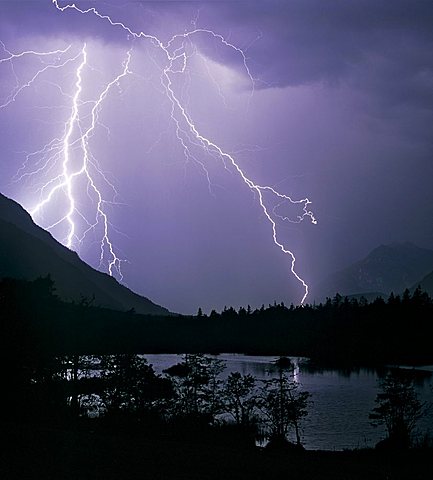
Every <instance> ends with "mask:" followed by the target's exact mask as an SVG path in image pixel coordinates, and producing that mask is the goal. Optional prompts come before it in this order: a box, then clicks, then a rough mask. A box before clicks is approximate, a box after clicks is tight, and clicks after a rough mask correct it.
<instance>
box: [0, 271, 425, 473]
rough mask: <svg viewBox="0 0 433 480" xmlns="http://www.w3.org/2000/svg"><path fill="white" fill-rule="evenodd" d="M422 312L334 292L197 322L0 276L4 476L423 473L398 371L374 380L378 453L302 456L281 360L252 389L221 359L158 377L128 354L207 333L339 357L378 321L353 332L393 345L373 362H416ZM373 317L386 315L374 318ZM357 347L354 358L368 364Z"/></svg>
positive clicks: (404, 380) (302, 398)
mask: <svg viewBox="0 0 433 480" xmlns="http://www.w3.org/2000/svg"><path fill="white" fill-rule="evenodd" d="M431 309H432V302H431V300H430V299H429V298H428V297H427V296H426V295H424V294H422V293H421V292H420V291H417V292H415V293H414V294H413V295H409V294H407V295H405V296H404V297H403V298H402V299H396V298H394V297H393V298H392V299H390V300H389V301H388V302H387V303H385V302H382V301H377V302H374V303H373V304H367V303H365V304H363V303H361V304H360V303H359V302H352V301H348V300H346V299H341V298H340V297H338V296H337V297H336V298H335V299H334V300H332V301H331V300H330V301H329V302H327V303H326V304H325V305H321V306H318V307H303V308H294V307H290V308H286V307H285V306H284V305H275V306H271V307H269V308H268V309H265V308H263V309H260V310H257V311H255V312H251V311H249V309H246V310H243V309H241V311H239V312H235V311H234V310H233V309H226V310H225V311H224V312H223V313H221V314H220V315H218V314H216V313H215V312H214V313H212V314H211V316H210V317H205V316H204V315H203V314H202V313H201V312H199V315H198V316H197V317H194V318H184V317H182V318H181V317H173V318H170V319H166V318H149V317H143V316H139V315H136V314H134V312H132V311H131V312H126V313H124V314H119V313H115V312H111V311H109V310H104V309H100V308H96V307H93V306H92V305H91V302H89V301H88V300H86V299H83V301H82V302H81V303H80V304H72V303H70V304H66V303H63V302H60V301H59V300H58V299H57V298H56V296H55V291H54V285H53V283H52V282H51V280H50V279H49V278H46V279H39V280H37V281H35V282H24V281H16V280H3V281H1V282H0V314H1V324H0V325H1V330H0V333H1V336H0V338H1V355H2V358H1V363H0V364H1V368H2V371H1V378H2V395H1V397H0V398H1V408H0V420H1V426H2V435H3V439H4V442H3V443H6V447H4V448H3V449H2V450H1V454H0V475H1V478H44V479H49V478H56V479H59V478H71V479H72V478H74V479H75V478H77V479H86V478H102V479H110V478H113V479H114V478H116V479H117V478H120V479H127V478H152V479H158V478H161V479H162V478H170V479H171V478H173V479H182V478H185V479H194V478H197V479H206V478H209V479H213V478H215V479H216V478H218V479H232V478H233V479H239V478H241V479H242V478H249V479H255V478H257V479H259V478H269V479H272V478H281V477H284V478H285V477H287V478H294V479H296V478H298V479H304V478H305V479H314V478H320V479H321V478H323V479H328V478H329V479H331V478H332V479H338V478H349V479H351V478H353V479H358V478H359V479H361V478H372V479H375V478H377V479H385V478H386V479H394V478H395V479H397V478H411V479H416V478H420V479H421V478H431V476H432V475H433V460H432V455H431V452H432V447H431V440H430V438H429V437H428V436H427V437H425V440H424V441H423V442H420V441H418V442H417V443H416V444H415V443H414V442H413V439H414V437H413V432H414V428H415V425H416V422H417V420H418V419H419V418H420V417H421V416H422V415H423V414H424V413H425V409H426V405H424V404H422V403H421V402H420V401H419V399H418V398H417V396H416V394H415V391H414V389H413V384H412V379H411V378H409V377H407V376H405V375H402V374H401V372H400V373H395V372H394V373H391V374H390V375H388V376H386V377H385V378H384V379H383V380H382V384H381V392H380V394H379V395H378V397H377V404H376V407H375V408H374V409H373V410H372V412H371V416H370V418H371V421H372V422H374V423H376V424H379V425H384V426H385V428H386V432H387V437H386V439H385V441H383V442H381V443H380V444H378V445H377V449H376V450H366V451H356V452H308V451H305V450H304V448H303V446H302V427H303V419H304V417H305V416H306V415H308V411H309V408H310V400H311V399H310V395H309V393H308V392H306V391H303V390H302V388H301V387H300V385H299V384H298V383H296V382H295V381H294V380H293V378H292V365H291V363H290V360H288V359H287V358H285V357H280V359H279V360H278V361H277V362H276V365H275V368H276V369H277V371H278V375H277V376H276V377H275V378H272V379H269V380H265V381H261V382H258V381H257V380H256V379H255V378H254V377H252V376H251V375H242V374H241V373H236V372H235V373H231V374H230V375H229V376H228V378H227V379H226V380H224V381H223V380H222V379H221V375H220V374H221V372H222V370H223V368H224V365H223V362H221V361H220V360H218V359H217V358H211V357H208V356H206V355H203V354H201V353H189V354H185V355H184V356H183V359H182V361H181V362H180V363H179V364H177V365H174V366H172V367H170V368H169V369H167V370H166V371H165V372H164V374H163V375H158V374H156V373H155V371H154V369H153V368H152V366H151V365H149V364H148V363H147V362H146V360H145V359H144V358H143V357H142V356H141V355H138V354H137V353H136V352H140V351H145V350H150V348H149V346H150V345H152V346H153V350H154V351H155V350H157V348H156V347H157V345H158V342H161V344H162V345H163V347H160V349H162V350H164V349H166V348H167V345H170V344H171V350H172V351H178V350H179V349H181V348H183V347H185V346H187V345H189V349H190V350H191V351H194V350H206V349H208V347H207V346H209V345H210V340H211V338H212V335H215V345H217V346H222V345H225V346H226V347H227V349H228V350H230V349H232V350H238V351H242V350H244V349H243V348H242V349H241V348H239V349H236V348H229V346H233V345H235V344H236V342H239V343H238V345H244V347H245V350H248V349H247V348H246V346H248V345H249V346H250V347H251V345H253V346H254V345H255V346H256V348H258V347H259V346H260V345H262V344H265V345H266V349H268V348H269V349H271V347H272V346H274V347H275V345H279V346H280V351H283V350H284V352H290V353H292V352H293V350H291V348H292V347H291V345H295V344H297V349H298V350H297V349H296V348H294V350H295V352H296V353H298V354H299V352H301V351H302V352H303V353H302V354H304V355H306V354H307V352H309V349H311V348H312V346H313V345H317V343H316V344H315V343H314V342H313V339H314V341H315V342H319V339H320V335H319V336H318V335H317V333H316V329H318V330H319V331H320V332H321V335H322V340H321V342H322V343H326V342H330V341H331V340H332V341H334V342H336V343H335V344H334V347H335V346H337V347H336V348H337V350H338V345H340V344H341V345H343V344H344V343H345V342H348V343H349V345H350V346H351V347H352V348H355V346H356V342H355V341H354V339H353V338H351V335H355V334H356V332H357V331H358V330H362V329H361V328H360V323H361V324H362V325H365V323H362V322H369V321H370V322H371V321H372V320H371V319H373V318H375V319H376V320H377V322H379V325H376V328H375V330H374V332H373V330H372V331H371V332H370V334H369V335H363V336H361V338H360V341H361V343H362V342H364V343H363V345H364V347H365V346H366V342H370V343H368V345H372V344H374V343H375V342H376V341H378V340H377V339H378V338H382V336H383V335H384V334H385V333H386V335H387V338H388V339H389V344H390V345H391V346H392V348H391V347H387V348H385V350H387V353H386V355H385V356H383V357H380V358H382V360H384V361H385V359H388V358H391V357H390V355H391V356H392V354H393V352H394V353H395V352H397V350H396V348H397V346H398V345H400V348H401V349H402V351H403V354H404V355H407V358H411V355H412V354H413V353H414V352H415V350H416V349H415V343H416V342H417V344H418V350H419V352H418V353H419V355H418V357H417V359H418V360H420V359H421V358H429V357H428V355H427V350H425V349H424V345H425V339H424V338H422V335H423V334H424V335H426V334H427V330H426V328H428V321H427V320H428V317H427V315H428V313H431ZM397 311H399V312H402V311H403V312H406V313H407V314H409V312H412V315H413V316H412V317H410V318H411V320H410V321H409V320H407V321H406V322H404V321H401V320H398V318H400V317H399V316H396V317H395V319H394V323H393V324H392V325H391V324H390V322H391V317H390V315H391V313H392V312H393V313H397ZM368 312H369V313H368ZM379 312H382V317H379V316H375V315H379ZM373 314H374V315H373ZM369 315H371V317H370V316H369ZM369 319H370V320H369ZM159 322H161V323H162V325H159ZM302 322H305V325H303V324H302ZM321 322H323V325H322V323H321ZM344 322H348V325H347V326H346V328H344V327H343V326H344ZM285 323H287V326H286V325H285ZM367 325H372V324H370V323H367ZM403 325H405V326H406V330H405V336H404V337H403V335H402V333H403V332H402V330H401V329H403ZM325 326H327V327H328V329H329V330H328V329H326V328H325ZM391 326H392V328H390V327H391ZM331 327H332V328H331ZM385 327H386V328H385ZM171 329H172V330H173V331H172V330H171ZM297 330H300V332H298V331H297ZM372 332H373V333H374V335H373V333H372ZM411 332H412V333H411ZM188 333H189V334H191V335H192V338H191V339H189V338H188V337H187V334H188ZM223 333H224V335H225V336H226V337H227V338H228V343H227V338H226V339H224V335H223ZM175 335H177V336H178V338H177V339H176V336H175ZM281 335H283V337H282V338H280V336H281ZM167 337H168V343H164V342H167ZM259 338H261V342H260V343H259ZM372 338H373V339H375V341H374V342H371V339H372ZM224 340H225V341H226V343H223V342H224ZM295 340H296V342H298V343H296V342H295ZM343 340H344V341H343ZM302 341H303V342H304V343H302ZM428 341H430V337H429V338H428ZM188 342H189V343H188ZM218 342H222V343H218ZM230 342H235V343H230ZM254 342H257V343H254ZM284 342H286V343H287V344H286V343H284ZM291 342H292V343H291ZM338 342H340V343H338ZM414 342H415V343H414ZM423 342H424V343H423ZM386 345H388V344H385V346H386ZM283 346H284V349H283ZM383 347H384V346H383V345H382V348H383ZM326 348H328V347H326ZM326 348H324V346H322V349H321V350H319V351H318V356H317V357H316V358H321V355H325V353H326ZM168 350H170V349H168ZM187 350H188V349H187ZM209 350H210V348H209ZM245 350H244V351H245ZM267 351H270V350H267ZM341 351H347V350H344V349H342V350H340V355H341ZM295 352H293V353H295ZM357 352H359V353H361V350H360V349H358V350H357V349H356V348H355V350H354V355H355V356H354V357H352V360H353V359H355V360H360V361H363V360H365V356H364V357H362V356H357V355H356V353H357ZM420 353H421V354H420ZM323 358H325V359H327V358H329V356H328V357H327V356H326V355H325V356H324V357H323ZM331 358H332V356H331ZM332 359H333V358H332ZM337 359H338V360H342V359H345V360H350V357H344V356H343V357H337ZM373 359H377V356H376V357H373V356H372V357H370V360H373ZM313 400H314V399H313ZM258 438H261V439H266V440H267V442H268V443H267V446H266V447H265V448H259V447H257V446H256V440H257V439H258Z"/></svg>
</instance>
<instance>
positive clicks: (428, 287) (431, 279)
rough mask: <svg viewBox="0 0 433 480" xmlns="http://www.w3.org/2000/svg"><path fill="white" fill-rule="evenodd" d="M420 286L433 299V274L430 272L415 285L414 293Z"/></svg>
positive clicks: (413, 287)
mask: <svg viewBox="0 0 433 480" xmlns="http://www.w3.org/2000/svg"><path fill="white" fill-rule="evenodd" d="M418 286H419V287H421V289H422V290H423V291H424V292H427V293H428V294H429V295H430V296H431V297H433V272H430V273H429V274H428V275H426V276H425V277H424V278H422V279H421V280H420V281H419V282H416V283H414V285H413V286H412V288H411V290H412V291H414V290H415V288H417V287H418Z"/></svg>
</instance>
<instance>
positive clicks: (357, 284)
mask: <svg viewBox="0 0 433 480" xmlns="http://www.w3.org/2000/svg"><path fill="white" fill-rule="evenodd" d="M432 270H433V250H428V249H425V248H420V247H417V246H416V245H414V244H412V243H409V242H406V243H392V244H390V245H381V246H379V247H377V248H375V249H374V250H372V251H371V252H370V253H369V254H368V255H367V256H366V257H365V258H364V259H362V260H360V261H358V262H356V263H354V264H352V265H350V266H349V267H347V268H345V269H343V270H340V271H338V272H335V273H334V274H332V275H330V276H329V277H328V278H327V279H325V280H324V281H323V282H321V283H320V284H318V285H317V286H316V287H315V288H314V289H313V294H314V298H315V299H316V300H323V299H324V298H325V297H327V296H328V297H332V296H334V295H335V294H336V293H337V292H338V293H340V294H341V295H348V296H351V295H356V296H359V294H366V295H369V296H371V295H372V294H373V292H374V295H375V296H379V295H382V296H387V295H389V294H390V293H391V292H394V293H396V294H398V293H401V292H403V291H404V290H405V289H406V288H409V289H410V288H411V287H413V285H414V284H415V282H417V281H418V282H419V280H420V279H422V278H424V276H425V275H427V274H429V273H430V272H431V271H432Z"/></svg>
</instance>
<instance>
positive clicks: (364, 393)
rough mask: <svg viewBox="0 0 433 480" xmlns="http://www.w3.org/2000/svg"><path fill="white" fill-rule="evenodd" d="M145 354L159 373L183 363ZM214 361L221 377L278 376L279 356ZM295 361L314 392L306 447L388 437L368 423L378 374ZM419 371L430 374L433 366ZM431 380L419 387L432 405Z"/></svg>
mask: <svg viewBox="0 0 433 480" xmlns="http://www.w3.org/2000/svg"><path fill="white" fill-rule="evenodd" d="M144 356H145V357H146V358H147V359H148V361H149V363H151V364H153V366H154V368H155V370H156V371H157V372H158V373H161V372H162V370H164V369H165V368H168V367H170V366H171V365H174V364H176V363H178V362H179V361H181V357H180V356H179V355H144ZM216 358H219V359H220V360H224V361H225V362H226V370H225V371H224V372H223V374H222V375H221V376H222V378H224V377H227V376H228V375H229V373H230V372H235V371H238V372H241V373H243V374H247V373H250V374H252V375H254V376H255V377H256V378H257V379H259V380H260V379H266V378H270V377H272V376H274V375H276V373H277V372H276V370H275V368H273V365H272V362H273V361H274V360H275V358H276V357H258V356H248V355H237V354H222V355H218V357H216ZM292 361H293V362H294V363H295V365H297V368H296V369H295V379H296V380H297V381H298V382H299V383H300V384H301V385H302V387H303V388H304V389H305V390H307V391H309V392H310V393H311V394H312V397H311V400H312V404H311V405H310V408H309V415H308V416H307V417H306V419H305V421H304V432H303V443H304V445H305V447H306V448H307V449H323V450H342V449H345V448H362V447H371V446H374V445H375V443H377V442H378V441H379V440H381V439H382V438H384V430H383V429H381V428H374V427H372V426H371V425H370V423H369V419H368V414H369V412H370V411H371V409H372V408H373V407H374V406H375V404H374V400H375V398H376V394H377V392H378V384H377V380H378V378H379V374H378V372H377V371H375V370H367V369H360V370H357V371H352V372H342V371H337V370H325V371H317V370H316V371H314V370H312V369H310V368H308V367H307V366H306V365H305V366H303V362H302V360H299V359H297V358H292ZM420 370H426V371H428V372H430V373H431V372H433V366H428V367H423V368H422V369H420ZM432 381H433V377H432V376H429V375H428V374H427V375H426V377H423V379H422V380H420V381H418V382H417V383H416V390H417V392H418V394H419V395H420V397H421V399H423V400H426V401H430V402H431V401H433V390H432V386H433V383H432ZM419 429H420V430H422V431H427V430H430V432H431V433H432V434H433V412H430V414H429V416H428V417H426V418H423V419H422V420H421V421H420V422H419Z"/></svg>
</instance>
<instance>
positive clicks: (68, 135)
mask: <svg viewBox="0 0 433 480" xmlns="http://www.w3.org/2000/svg"><path fill="white" fill-rule="evenodd" d="M52 3H53V5H54V6H55V8H56V9H57V10H58V11H60V12H65V11H66V10H73V11H75V12H77V13H79V14H82V15H87V14H93V15H95V16H96V17H98V18H99V19H100V20H102V21H105V22H108V23H109V24H110V25H111V26H113V27H116V28H119V29H123V30H124V31H125V33H126V34H127V37H128V38H132V39H133V40H140V39H141V40H147V41H149V42H150V44H151V45H152V46H153V47H154V48H156V49H158V51H160V52H162V53H163V55H164V57H165V66H163V67H159V69H160V71H161V76H160V82H161V86H162V88H163V91H164V93H165V95H166V97H167V99H168V100H169V102H170V105H171V108H170V119H171V121H172V122H173V125H174V129H175V135H176V138H177V140H178V142H179V144H180V146H181V148H182V151H183V154H184V157H185V162H190V161H192V162H194V163H196V164H197V165H199V167H200V168H201V169H202V170H203V172H204V174H205V176H206V178H207V181H208V185H209V190H210V191H211V178H210V175H209V172H208V170H207V168H206V165H205V163H204V162H203V161H201V160H200V159H198V158H197V156H196V155H194V153H193V151H192V149H193V147H194V148H198V147H199V148H200V149H202V150H204V152H205V153H207V154H209V155H210V156H212V157H213V158H214V159H217V160H220V161H221V162H222V164H223V166H224V168H226V169H229V167H230V168H231V169H233V170H234V171H235V172H236V173H237V175H238V176H239V178H240V180H241V181H242V182H243V183H244V185H245V186H246V187H247V188H248V189H249V190H250V191H251V192H252V193H253V194H254V196H255V197H256V198H258V203H259V206H260V208H261V211H262V212H263V214H264V217H265V218H266V220H267V221H268V223H269V225H270V228H271V233H272V240H273V242H274V244H275V246H276V247H277V248H278V249H280V250H281V252H282V253H283V254H284V255H285V256H288V257H289V265H290V272H291V273H292V274H293V275H294V277H295V278H296V279H297V281H298V282H300V284H301V285H302V287H303V289H304V294H303V296H302V299H301V304H303V303H304V302H305V299H306V298H307V295H308V285H307V283H306V282H305V281H304V280H303V279H302V278H301V277H300V275H299V274H298V273H297V271H296V269H295V263H296V258H295V255H294V253H293V252H292V251H291V250H289V249H288V248H287V247H286V246H285V245H284V244H283V242H282V241H281V240H280V239H279V235H278V225H277V222H278V221H289V222H294V223H299V222H301V221H303V220H304V219H306V218H308V219H309V220H310V221H311V222H312V223H313V224H316V223H317V221H316V218H315V217H314V214H313V212H312V211H311V210H309V205H310V204H311V202H310V200H309V199H308V198H303V199H300V200H295V199H292V198H291V197H290V196H289V195H286V194H283V193H281V192H279V191H277V190H276V189H275V188H274V187H272V186H269V185H261V184H259V183H256V182H254V181H253V180H252V179H251V178H250V177H249V176H248V175H247V174H246V172H245V171H244V170H243V169H242V168H241V166H240V164H239V162H238V161H237V160H236V158H235V156H234V154H231V153H229V152H227V151H225V150H224V149H223V148H222V147H221V146H219V145H217V144H216V143H215V142H214V141H213V140H212V139H210V138H208V137H206V136H204V135H203V134H202V133H201V132H200V129H199V127H198V126H197V124H196V123H195V122H194V120H193V119H192V117H191V116H190V114H189V113H188V111H187V107H186V105H185V104H184V103H183V102H182V99H181V98H180V97H179V96H178V95H176V93H175V88H174V85H173V78H174V76H175V75H182V74H186V73H187V72H188V70H187V66H188V62H189V60H190V57H191V56H192V55H193V54H194V53H197V49H195V50H194V51H193V53H192V54H187V42H188V44H190V43H191V44H192V40H193V38H194V37H197V36H200V35H205V36H208V37H209V38H213V39H214V40H216V41H218V42H219V43H220V44H221V45H222V46H223V47H224V48H227V49H229V50H231V51H233V52H234V53H235V54H237V55H239V58H240V61H241V63H242V66H243V69H244V71H245V73H246V75H247V77H248V79H249V81H250V83H251V89H250V96H249V98H250V100H251V98H252V97H253V95H254V91H255V80H254V78H253V76H252V74H251V71H250V69H249V66H248V61H247V56H246V54H245V52H244V51H243V50H242V49H241V48H239V47H237V46H236V45H234V44H233V43H231V42H229V41H228V40H227V39H226V38H224V37H223V36H222V35H220V34H219V33H216V32H214V31H213V30H210V29H205V28H197V21H194V22H192V25H193V29H192V30H190V31H186V32H184V33H181V34H176V35H173V36H172V37H171V38H170V39H169V40H168V41H167V42H165V43H164V42H163V41H162V40H160V39H159V38H158V37H156V36H155V35H151V34H149V33H146V32H143V31H134V30H132V28H130V27H129V26H127V25H125V24H124V23H122V22H119V21H115V20H113V19H112V18H111V17H110V16H109V15H106V14H103V13H100V12H99V11H98V10H97V9H96V8H95V7H91V8H88V9H81V8H79V7H77V6H76V5H75V4H74V3H72V4H67V5H64V6H61V5H60V4H59V2H58V0H52ZM179 43H180V46H177V45H178V44H179ZM5 51H6V49H5ZM65 51H66V50H65ZM6 53H8V54H9V57H7V58H6V59H4V61H12V60H13V59H14V58H15V59H16V58H18V57H19V56H24V55H38V54H41V52H39V53H38V52H22V53H21V54H15V55H13V54H11V53H10V52H8V51H6ZM62 53H65V52H62V51H56V52H47V53H43V55H44V56H45V55H49V54H62ZM80 57H81V61H80V64H79V66H78V67H77V70H76V83H75V93H74V95H73V97H72V110H71V115H70V117H69V120H68V122H67V123H66V126H65V132H64V135H63V137H62V145H61V148H60V151H61V153H62V157H63V160H62V172H61V174H60V175H59V176H58V177H56V178H54V179H52V180H50V181H49V182H48V183H46V184H45V185H44V186H43V187H42V189H41V192H42V194H43V199H42V200H41V201H40V202H39V203H38V204H37V205H36V207H34V208H33V209H32V212H31V213H32V215H38V214H39V212H40V211H41V210H42V209H43V208H44V206H46V205H47V204H48V203H50V202H52V200H53V198H54V196H55V194H56V193H57V192H58V191H60V190H61V191H63V192H65V195H66V197H67V200H68V210H67V212H66V213H65V215H64V216H63V217H62V218H60V219H59V220H58V221H57V222H56V223H55V224H53V225H51V228H52V227H54V226H55V225H58V224H59V223H62V222H65V223H66V224H67V225H68V227H69V228H68V235H67V238H66V240H65V243H66V245H67V246H68V247H69V248H72V247H74V241H77V242H78V243H80V242H81V241H82V240H83V239H84V237H85V236H86V235H87V233H88V232H89V231H91V230H93V229H94V228H95V227H96V226H97V225H98V223H99V222H102V226H103V232H104V233H103V237H102V240H101V258H100V262H101V264H102V263H103V261H104V255H105V252H106V251H108V256H109V261H108V271H109V273H110V274H111V275H113V273H114V271H117V273H118V275H119V276H121V272H120V260H119V259H118V258H117V256H116V254H115V251H114V248H113V244H112V242H111V241H110V238H109V226H110V222H109V219H108V216H107V212H106V210H105V203H106V202H105V200H104V199H103V197H102V195H101V193H100V190H99V189H98V187H97V184H96V181H95V180H94V177H93V176H92V175H91V168H90V167H91V166H92V167H95V162H94V161H92V158H93V156H92V155H91V153H90V150H89V140H90V138H91V136H92V134H93V132H94V129H95V128H96V125H97V124H98V111H99V109H100V108H101V105H102V103H103V101H104V99H105V98H106V96H107V94H108V92H109V90H110V88H111V87H112V86H113V85H115V84H116V83H117V82H118V81H119V80H120V79H121V78H122V77H124V76H126V75H127V74H128V73H130V72H129V63H130V60H131V54H130V52H128V55H127V59H126V61H125V62H124V65H123V67H124V68H123V71H122V73H121V74H119V76H118V77H116V79H114V80H113V81H112V82H110V83H109V84H108V85H107V86H106V88H105V89H104V90H103V92H102V93H101V95H100V96H99V98H98V99H97V100H96V101H94V104H93V107H92V111H91V115H90V117H91V125H90V127H88V128H87V130H83V129H82V127H81V121H80V114H79V109H80V104H81V102H82V100H81V93H82V82H83V79H82V71H83V69H84V68H85V66H86V65H87V50H86V46H85V45H84V47H83V48H82V50H81V52H80ZM50 66H51V65H47V66H46V67H44V68H49V67H50ZM44 71H45V70H44V69H42V70H41V71H40V72H37V74H36V75H35V77H33V78H32V80H31V81H30V83H32V82H34V81H35V80H36V78H38V77H39V76H40V75H42V74H43V73H44ZM212 80H213V81H214V79H212ZM214 83H215V82H214ZM18 93H19V92H18ZM9 100H10V99H8V101H9ZM10 101H13V100H10ZM9 103H10V102H9ZM75 130H79V131H80V136H79V140H78V143H79V144H80V150H81V152H82V161H81V164H80V167H79V168H75V169H74V168H73V166H72V160H71V148H72V147H73V146H74V145H76V141H73V140H72V135H73V132H74V131H75ZM58 148H59V142H58V141H53V142H51V143H49V144H47V145H46V146H45V147H43V149H42V150H41V152H43V153H48V154H49V153H51V152H52V151H55V150H56V149H58ZM46 165H47V163H44V164H43V165H42V166H41V167H40V168H41V169H43V168H45V166H46ZM98 171H99V170H98ZM79 176H85V177H86V179H87V182H88V185H89V189H90V190H91V191H92V192H93V194H94V195H95V196H96V205H97V206H96V218H95V221H94V222H87V223H88V228H87V230H85V232H84V234H83V235H82V236H81V237H78V236H77V233H76V225H75V222H74V216H75V215H76V214H79V215H81V213H80V212H79V211H78V209H77V207H76V200H75V197H74V190H73V186H74V181H75V179H76V178H77V177H79ZM103 178H104V180H105V181H106V178H105V177H103ZM110 186H111V187H112V188H114V187H113V186H112V185H111V184H110ZM271 198H272V199H273V200H272V201H273V202H274V203H275V202H278V204H277V205H276V206H274V207H273V208H272V207H271V206H270V204H271V203H272V202H270V199H271ZM283 203H289V204H291V205H295V206H298V207H301V208H302V214H300V215H298V216H297V218H296V220H292V219H290V218H289V217H286V216H282V215H280V214H278V212H277V210H278V208H279V207H280V206H281V205H282V204H283ZM81 216H83V215H81Z"/></svg>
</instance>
